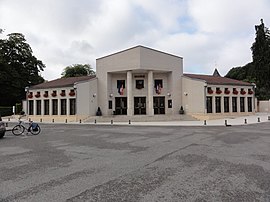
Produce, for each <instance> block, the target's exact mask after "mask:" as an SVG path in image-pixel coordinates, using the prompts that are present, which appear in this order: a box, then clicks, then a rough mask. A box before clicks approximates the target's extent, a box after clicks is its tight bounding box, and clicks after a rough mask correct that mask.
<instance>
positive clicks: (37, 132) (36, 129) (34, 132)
mask: <svg viewBox="0 0 270 202" xmlns="http://www.w3.org/2000/svg"><path fill="white" fill-rule="evenodd" d="M29 131H30V132H31V133H32V134H33V135H38V134H39V133H40V131H41V129H40V127H39V126H36V128H35V129H34V130H33V127H30V128H29Z"/></svg>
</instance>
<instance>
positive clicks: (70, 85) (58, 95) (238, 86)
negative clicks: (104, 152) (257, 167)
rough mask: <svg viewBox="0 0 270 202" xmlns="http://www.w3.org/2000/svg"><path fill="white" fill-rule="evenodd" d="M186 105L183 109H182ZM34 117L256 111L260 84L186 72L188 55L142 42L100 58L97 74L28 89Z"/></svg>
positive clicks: (201, 115)
mask: <svg viewBox="0 0 270 202" xmlns="http://www.w3.org/2000/svg"><path fill="white" fill-rule="evenodd" d="M180 109H181V110H180ZM24 110H25V111H26V112H27V114H28V115H29V118H31V119H33V120H34V119H37V120H39V119H41V118H42V119H43V120H47V121H50V120H54V121H63V120H66V121H78V120H88V119H91V117H96V116H99V117H128V118H129V119H132V117H141V118H142V119H141V120H147V119H148V118H149V119H150V118H151V120H155V117H159V119H160V117H163V118H164V120H167V117H174V118H175V119H177V118H178V117H179V118H180V117H181V114H182V113H181V114H180V113H179V111H182V112H184V114H185V115H189V116H193V117H195V118H197V119H209V118H213V117H214V118H218V117H224V116H239V115H247V114H253V113H254V112H255V97H254V85H253V84H250V83H247V82H242V81H238V80H233V79H229V78H225V77H221V76H220V75H219V73H218V72H217V70H216V71H215V73H214V74H213V75H198V74H184V73H183V58H182V57H179V56H176V55H172V54H168V53H165V52H161V51H157V50H154V49H151V48H147V47H144V46H136V47H133V48H130V49H127V50H124V51H120V52H117V53H113V54H111V55H107V56H104V57H101V58H98V59H97V60H96V76H83V77H71V78H61V79H56V80H53V81H49V82H45V83H42V84H38V85H36V86H31V87H30V88H27V99H26V101H24Z"/></svg>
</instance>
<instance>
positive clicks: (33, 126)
mask: <svg viewBox="0 0 270 202" xmlns="http://www.w3.org/2000/svg"><path fill="white" fill-rule="evenodd" d="M25 130H27V133H28V132H30V133H32V134H33V135H38V134H39V133H40V132H41V129H40V127H39V125H38V124H37V123H34V122H33V121H30V122H29V127H28V128H27V127H26V126H25V125H24V122H23V121H21V117H20V118H19V123H18V124H17V125H16V126H14V127H13V129H12V133H13V135H15V136H19V135H21V134H23V132H24V131H25Z"/></svg>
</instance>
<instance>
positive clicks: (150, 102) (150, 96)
mask: <svg viewBox="0 0 270 202" xmlns="http://www.w3.org/2000/svg"><path fill="white" fill-rule="evenodd" d="M153 88H154V84H153V71H149V72H148V115H150V116H153V115H154V108H153Z"/></svg>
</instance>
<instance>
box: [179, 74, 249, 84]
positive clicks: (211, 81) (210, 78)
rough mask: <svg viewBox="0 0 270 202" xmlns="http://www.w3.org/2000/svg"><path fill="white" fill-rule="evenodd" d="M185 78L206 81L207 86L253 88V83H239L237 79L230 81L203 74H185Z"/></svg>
mask: <svg viewBox="0 0 270 202" xmlns="http://www.w3.org/2000/svg"><path fill="white" fill-rule="evenodd" d="M184 76H186V77H189V78H191V79H199V80H203V81H205V82H206V83H207V84H214V85H234V86H252V84H251V83H248V82H244V81H238V80H235V79H230V78H226V77H219V76H212V75H202V74H184Z"/></svg>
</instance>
